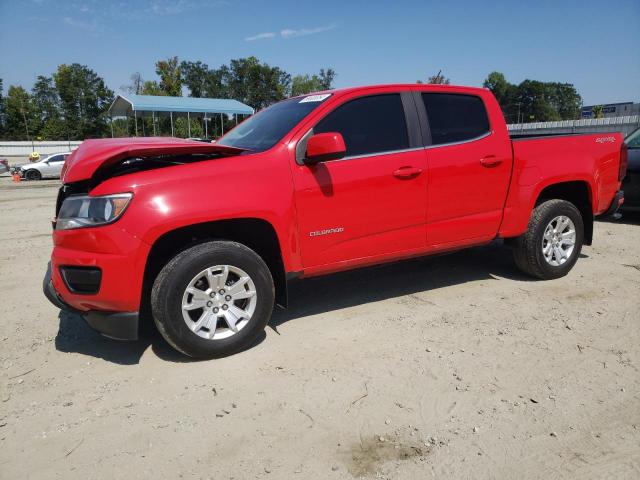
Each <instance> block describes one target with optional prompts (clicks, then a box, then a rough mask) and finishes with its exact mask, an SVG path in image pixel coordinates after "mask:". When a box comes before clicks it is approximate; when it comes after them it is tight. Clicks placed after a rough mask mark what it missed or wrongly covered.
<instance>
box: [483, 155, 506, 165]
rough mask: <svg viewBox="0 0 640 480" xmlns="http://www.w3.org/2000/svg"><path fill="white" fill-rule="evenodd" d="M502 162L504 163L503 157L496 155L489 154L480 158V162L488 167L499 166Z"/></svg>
mask: <svg viewBox="0 0 640 480" xmlns="http://www.w3.org/2000/svg"><path fill="white" fill-rule="evenodd" d="M501 163H502V159H501V158H498V157H496V156H495V155H487V156H486V157H483V158H481V159H480V164H481V165H482V166H483V167H487V168H491V167H497V166H498V165H500V164H501Z"/></svg>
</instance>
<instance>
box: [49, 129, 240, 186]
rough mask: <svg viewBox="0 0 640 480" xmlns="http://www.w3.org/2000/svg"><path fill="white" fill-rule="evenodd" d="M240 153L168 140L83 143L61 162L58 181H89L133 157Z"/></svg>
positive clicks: (223, 148) (115, 140)
mask: <svg viewBox="0 0 640 480" xmlns="http://www.w3.org/2000/svg"><path fill="white" fill-rule="evenodd" d="M242 151H243V149H242V148H236V147H227V146H224V145H217V144H215V143H202V142H197V141H193V140H183V139H180V138H170V137H137V138H105V139H99V140H85V141H84V142H82V143H81V144H80V146H79V147H78V148H77V149H76V150H75V151H74V152H73V153H72V154H71V155H69V157H68V158H67V160H66V161H65V162H64V167H63V168H62V173H61V178H62V182H63V183H73V182H79V181H83V180H89V179H90V178H92V177H93V175H94V174H95V173H96V172H97V171H98V170H99V169H102V168H106V167H109V166H112V165H115V164H116V163H118V162H120V161H122V160H125V159H127V158H132V157H151V156H156V155H188V154H209V153H210V154H222V155H238V154H240V153H241V152H242Z"/></svg>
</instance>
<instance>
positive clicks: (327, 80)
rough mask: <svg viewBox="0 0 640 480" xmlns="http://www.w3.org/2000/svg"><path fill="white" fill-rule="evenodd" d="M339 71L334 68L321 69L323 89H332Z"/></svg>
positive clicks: (321, 85)
mask: <svg viewBox="0 0 640 480" xmlns="http://www.w3.org/2000/svg"><path fill="white" fill-rule="evenodd" d="M336 76H337V73H336V71H335V70H334V69H333V68H327V69H326V70H325V69H324V68H321V69H320V75H319V77H320V87H321V88H322V90H331V89H332V88H333V81H334V80H335V79H336Z"/></svg>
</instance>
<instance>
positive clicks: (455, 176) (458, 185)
mask: <svg viewBox="0 0 640 480" xmlns="http://www.w3.org/2000/svg"><path fill="white" fill-rule="evenodd" d="M418 97H419V100H418V104H419V106H423V107H424V110H423V111H422V112H421V113H426V118H427V123H428V126H429V132H428V134H427V135H429V136H430V142H428V143H430V145H428V146H427V147H426V154H427V161H428V164H429V185H428V187H427V244H428V245H429V247H430V248H431V247H438V246H446V245H449V244H451V245H464V244H467V243H474V242H476V241H480V240H484V239H490V238H492V237H494V236H495V235H496V234H497V231H498V228H499V226H500V221H501V219H502V211H503V207H504V202H505V198H506V195H507V189H508V187H509V179H510V175H511V160H512V151H511V142H510V141H509V138H508V134H507V132H506V129H505V128H504V125H491V123H490V119H489V115H488V114H487V109H486V106H485V103H484V102H483V100H482V98H480V97H479V96H476V95H469V94H454V93H435V92H433V93H432V92H422V93H420V94H419V95H418ZM497 121H498V120H496V122H497ZM500 127H501V128H500Z"/></svg>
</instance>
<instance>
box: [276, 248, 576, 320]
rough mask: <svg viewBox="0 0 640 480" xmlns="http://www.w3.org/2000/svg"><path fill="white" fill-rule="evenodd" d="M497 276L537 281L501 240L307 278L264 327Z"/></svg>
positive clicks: (296, 287)
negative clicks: (524, 271) (520, 266)
mask: <svg viewBox="0 0 640 480" xmlns="http://www.w3.org/2000/svg"><path fill="white" fill-rule="evenodd" d="M581 256H584V255H582V254H581ZM499 277H502V278H508V279H512V280H520V281H536V280H535V279H533V278H531V277H528V276H526V275H524V274H521V273H520V272H519V271H518V270H517V269H516V266H515V264H514V263H513V260H512V258H511V251H510V250H509V249H508V248H506V247H504V246H503V245H502V242H501V241H496V242H494V243H492V244H490V245H487V246H484V247H476V248H471V249H467V250H461V251H458V252H455V253H451V254H447V255H439V256H431V257H422V258H418V259H414V260H406V261H402V262H397V263H392V264H386V265H379V266H375V267H369V268H363V269H359V270H351V271H347V272H341V273H336V274H333V275H328V276H323V277H317V278H310V279H307V280H302V281H299V282H296V283H294V284H292V285H291V286H290V289H289V306H288V308H287V309H286V310H281V309H276V310H275V311H274V314H273V317H272V318H271V322H270V323H269V325H270V326H271V327H272V328H274V329H275V330H276V331H277V327H278V326H279V325H282V324H283V323H285V322H288V321H290V320H294V319H296V318H299V317H305V316H308V315H317V314H322V313H327V312H331V311H333V310H339V309H342V308H348V307H353V306H356V305H361V304H364V303H370V302H378V301H381V300H386V299H389V298H394V297H402V296H406V295H411V294H415V293H419V292H425V291H429V290H436V289H439V288H444V287H447V286H450V285H459V284H463V283H467V282H475V281H482V280H497V279H498V278H499Z"/></svg>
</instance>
